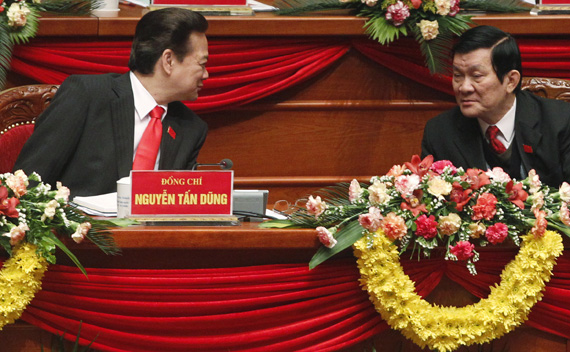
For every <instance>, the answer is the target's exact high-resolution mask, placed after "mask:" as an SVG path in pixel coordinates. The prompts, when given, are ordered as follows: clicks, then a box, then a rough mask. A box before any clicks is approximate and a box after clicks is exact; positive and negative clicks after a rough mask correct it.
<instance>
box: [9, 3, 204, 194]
mask: <svg viewBox="0 0 570 352" xmlns="http://www.w3.org/2000/svg"><path fill="white" fill-rule="evenodd" d="M207 28H208V23H207V21H206V19H205V18H204V17H203V16H202V15H200V14H198V13H195V12H192V11H189V10H184V9H177V8H171V9H165V10H158V11H151V12H149V13H147V14H146V15H145V16H143V17H142V18H141V20H140V21H139V23H138V25H137V28H136V32H135V36H134V39H133V44H132V50H131V57H130V59H129V69H130V72H128V73H126V74H122V75H121V74H103V75H74V76H70V77H69V78H67V79H66V80H65V81H64V82H63V83H62V84H61V87H60V88H59V90H58V92H57V93H56V95H55V97H54V100H53V102H52V104H51V105H50V106H49V107H48V108H47V109H46V110H45V111H44V113H43V114H42V115H41V116H40V117H39V118H38V119H37V121H36V127H35V129H34V133H33V134H32V136H31V137H30V139H29V140H28V141H27V143H26V144H25V146H24V148H23V149H22V151H21V153H20V155H19V157H18V160H17V162H16V165H15V167H14V169H15V170H18V169H23V170H24V171H25V172H26V173H30V172H32V171H36V172H37V173H38V174H39V175H40V176H42V178H43V181H45V182H47V183H50V184H52V185H55V183H56V182H57V181H61V182H62V183H63V184H64V185H66V186H67V187H69V188H70V190H71V193H72V195H74V196H75V195H81V196H88V195H96V194H103V193H109V192H114V191H115V190H116V181H117V180H119V179H120V178H122V177H125V176H128V175H129V173H130V171H131V169H166V170H174V169H191V168H192V166H193V165H194V164H195V163H196V158H197V156H198V152H199V150H200V148H201V147H202V145H203V143H204V141H205V138H206V134H207V126H206V124H205V123H204V122H203V121H202V120H201V119H200V118H199V117H198V116H197V115H196V114H194V113H193V112H192V111H191V110H190V109H188V108H187V107H186V106H185V105H184V104H183V103H181V102H180V100H195V99H197V97H198V92H199V91H200V88H201V87H202V84H203V81H204V80H205V79H207V78H208V72H207V70H206V68H205V65H206V62H207V60H208V43H207V39H206V35H205V32H206V30H207Z"/></svg>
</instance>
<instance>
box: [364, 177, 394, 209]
mask: <svg viewBox="0 0 570 352" xmlns="http://www.w3.org/2000/svg"><path fill="white" fill-rule="evenodd" d="M390 199H392V197H390V196H389V195H388V187H387V186H386V184H385V183H383V182H380V180H378V179H376V180H374V183H373V184H372V186H370V187H368V200H369V201H370V203H372V204H376V205H379V204H385V203H388V201H390Z"/></svg>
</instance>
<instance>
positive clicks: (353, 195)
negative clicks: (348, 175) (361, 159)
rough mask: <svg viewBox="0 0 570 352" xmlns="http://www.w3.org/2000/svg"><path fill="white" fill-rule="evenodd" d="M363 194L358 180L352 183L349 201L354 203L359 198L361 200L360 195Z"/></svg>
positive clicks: (349, 188) (349, 189) (349, 190)
mask: <svg viewBox="0 0 570 352" xmlns="http://www.w3.org/2000/svg"><path fill="white" fill-rule="evenodd" d="M361 193H362V187H360V182H358V181H357V180H356V179H354V180H352V181H351V182H350V187H348V200H349V201H350V202H354V201H355V200H357V199H358V198H360V194H361Z"/></svg>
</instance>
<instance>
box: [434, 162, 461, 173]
mask: <svg viewBox="0 0 570 352" xmlns="http://www.w3.org/2000/svg"><path fill="white" fill-rule="evenodd" d="M446 167H449V168H450V169H451V174H452V175H455V173H456V172H457V168H456V167H455V166H453V164H452V163H451V161H449V160H438V161H436V162H434V163H433V164H431V167H430V168H429V169H430V170H432V171H435V173H437V174H438V175H441V174H443V171H444V170H445V168H446Z"/></svg>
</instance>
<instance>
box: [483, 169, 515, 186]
mask: <svg viewBox="0 0 570 352" xmlns="http://www.w3.org/2000/svg"><path fill="white" fill-rule="evenodd" d="M486 174H487V176H489V178H490V179H491V180H492V182H493V183H507V182H509V181H510V180H511V176H509V174H507V173H506V172H505V171H503V169H502V168H500V167H494V168H493V169H492V170H489V171H487V172H486Z"/></svg>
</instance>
